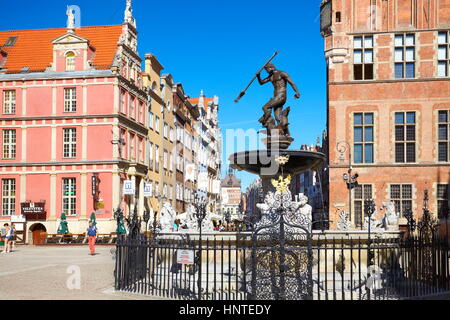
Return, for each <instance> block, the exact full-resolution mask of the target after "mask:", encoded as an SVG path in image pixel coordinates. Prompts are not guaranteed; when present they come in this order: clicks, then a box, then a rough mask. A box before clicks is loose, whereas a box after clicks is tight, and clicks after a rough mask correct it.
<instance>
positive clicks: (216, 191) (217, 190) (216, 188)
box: [212, 180, 221, 194]
mask: <svg viewBox="0 0 450 320" xmlns="http://www.w3.org/2000/svg"><path fill="white" fill-rule="evenodd" d="M220 184H221V181H220V180H214V182H213V192H212V193H213V194H220Z"/></svg>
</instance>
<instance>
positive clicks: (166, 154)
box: [163, 149, 169, 170]
mask: <svg viewBox="0 0 450 320" xmlns="http://www.w3.org/2000/svg"><path fill="white" fill-rule="evenodd" d="M163 157H164V158H163V160H164V163H163V167H164V169H166V170H167V168H168V165H167V161H168V160H169V154H168V153H167V150H166V149H164V155H163Z"/></svg>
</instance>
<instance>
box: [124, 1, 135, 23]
mask: <svg viewBox="0 0 450 320" xmlns="http://www.w3.org/2000/svg"><path fill="white" fill-rule="evenodd" d="M124 23H130V24H131V25H132V26H134V27H136V20H135V19H134V17H133V7H132V6H131V0H127V7H126V8H125V19H124Z"/></svg>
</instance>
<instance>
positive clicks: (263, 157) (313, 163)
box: [229, 149, 325, 178]
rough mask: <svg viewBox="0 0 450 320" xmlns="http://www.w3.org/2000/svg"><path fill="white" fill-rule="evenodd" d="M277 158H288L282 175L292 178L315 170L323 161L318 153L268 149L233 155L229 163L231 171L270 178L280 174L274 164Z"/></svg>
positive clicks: (322, 156)
mask: <svg viewBox="0 0 450 320" xmlns="http://www.w3.org/2000/svg"><path fill="white" fill-rule="evenodd" d="M279 156H289V161H288V162H287V163H286V164H285V165H284V168H283V175H292V176H294V175H297V174H300V173H303V172H306V171H308V170H316V169H318V168H320V167H321V166H322V165H323V163H324V161H325V155H324V154H323V153H319V152H313V151H302V150H270V149H268V150H253V151H245V152H238V153H234V154H232V155H231V156H230V157H229V161H230V165H231V167H232V168H233V169H237V170H240V171H246V172H249V173H253V174H257V175H259V176H261V177H270V178H272V177H278V176H279V175H281V174H282V172H281V167H279V166H277V165H276V162H275V159H276V158H277V157H279ZM275 167H276V168H275Z"/></svg>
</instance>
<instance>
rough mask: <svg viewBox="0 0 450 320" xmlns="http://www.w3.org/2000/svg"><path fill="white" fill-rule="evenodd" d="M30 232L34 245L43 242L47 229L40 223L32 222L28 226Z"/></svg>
mask: <svg viewBox="0 0 450 320" xmlns="http://www.w3.org/2000/svg"><path fill="white" fill-rule="evenodd" d="M30 231H31V233H32V239H33V244H34V245H39V244H44V242H45V238H46V237H47V234H46V233H47V229H46V228H45V226H44V225H43V224H41V223H36V224H33V225H32V226H31V227H30Z"/></svg>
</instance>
